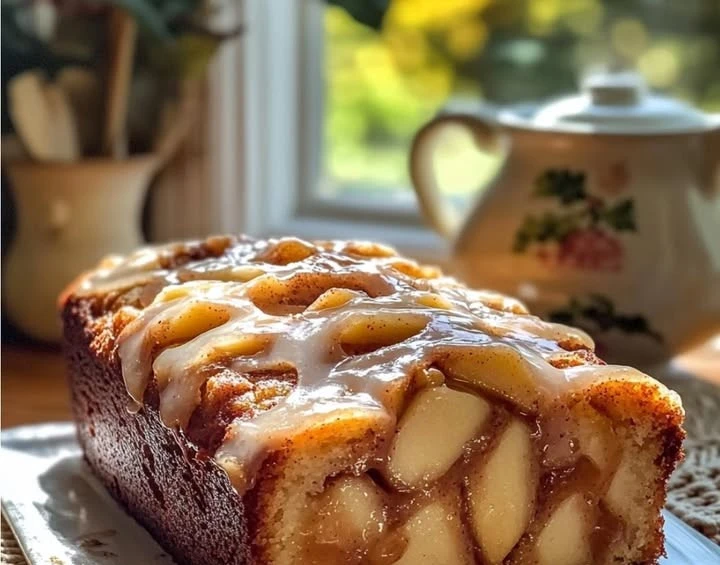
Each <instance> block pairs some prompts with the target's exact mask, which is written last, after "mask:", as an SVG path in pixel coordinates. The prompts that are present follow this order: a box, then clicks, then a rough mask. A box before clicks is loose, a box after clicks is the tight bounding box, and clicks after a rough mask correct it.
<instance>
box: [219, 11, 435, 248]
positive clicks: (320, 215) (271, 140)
mask: <svg viewBox="0 0 720 565" xmlns="http://www.w3.org/2000/svg"><path fill="white" fill-rule="evenodd" d="M241 9H242V21H243V24H244V26H245V33H244V35H243V37H242V40H241V41H237V42H230V43H229V44H227V45H224V46H223V47H222V49H221V52H220V53H219V55H218V58H217V60H216V62H215V65H214V68H213V70H212V76H211V96H210V105H211V107H210V115H211V118H210V121H211V124H210V125H211V127H210V137H211V140H210V149H211V157H210V159H211V162H210V177H211V178H210V185H211V192H212V193H213V196H214V197H213V199H212V200H213V203H214V211H213V215H214V222H213V223H214V224H215V225H217V226H218V228H219V229H222V230H223V231H231V232H247V233H251V234H254V235H257V236H261V237H268V236H275V235H283V234H292V235H297V236H299V237H305V238H344V239H378V240H382V241H384V242H386V243H390V244H391V245H394V246H396V247H397V248H398V249H400V250H402V251H403V252H406V253H410V254H414V255H416V256H419V257H421V258H423V259H425V260H433V259H435V260H439V259H441V258H442V257H443V256H447V251H448V244H447V243H446V242H445V241H444V240H443V239H442V238H441V237H440V236H438V235H436V234H434V233H433V232H432V231H430V230H429V229H428V228H427V227H425V226H424V225H423V224H422V221H421V218H420V216H419V213H418V209H417V207H416V206H412V207H409V206H406V205H402V204H401V203H398V204H397V205H392V204H391V205H388V206H387V207H385V208H384V209H382V210H379V209H378V208H377V206H374V205H372V204H371V203H367V202H357V201H351V200H350V201H349V200H344V201H340V200H337V199H329V198H323V197H322V196H321V195H319V194H318V192H317V191H316V190H315V188H316V185H317V183H318V182H319V181H320V174H321V165H322V162H321V158H322V154H323V153H322V149H323V148H322V143H323V135H322V125H323V123H322V119H323V102H324V100H323V97H324V89H323V84H324V81H323V76H322V72H323V65H322V61H323V47H324V46H323V38H324V31H323V10H324V9H325V2H324V1H323V0H301V1H297V0H244V2H243V3H242V8H241ZM231 43H232V44H231ZM288 140H291V142H288Z"/></svg>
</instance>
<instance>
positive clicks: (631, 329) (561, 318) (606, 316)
mask: <svg viewBox="0 0 720 565" xmlns="http://www.w3.org/2000/svg"><path fill="white" fill-rule="evenodd" d="M548 319H549V320H550V321H552V322H557V323H560V324H567V325H572V326H577V327H579V328H582V329H584V330H585V331H586V332H588V333H589V334H590V335H592V336H593V338H594V339H595V340H596V349H597V352H598V354H600V355H603V354H604V353H605V352H604V351H603V349H604V347H603V343H602V339H598V336H599V335H600V334H604V333H607V332H609V331H611V330H616V331H619V332H622V333H623V334H626V335H639V336H645V337H647V338H649V339H651V340H652V341H654V342H655V343H657V344H664V342H665V340H664V338H663V336H662V334H661V333H660V332H658V331H656V330H655V329H653V328H652V326H651V325H650V323H649V322H648V320H647V318H646V317H645V316H643V315H642V314H626V313H622V312H618V310H617V308H616V306H615V304H614V303H613V301H612V300H610V298H608V297H607V296H604V295H601V294H590V295H588V296H587V298H585V299H582V298H571V299H570V301H569V303H568V304H567V306H565V307H563V308H559V309H557V310H554V311H552V312H550V313H549V314H548Z"/></svg>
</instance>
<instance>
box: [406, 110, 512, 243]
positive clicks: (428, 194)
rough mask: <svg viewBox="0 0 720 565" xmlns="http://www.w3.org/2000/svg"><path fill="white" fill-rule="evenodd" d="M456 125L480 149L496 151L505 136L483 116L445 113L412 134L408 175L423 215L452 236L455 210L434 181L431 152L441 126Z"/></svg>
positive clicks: (438, 230)
mask: <svg viewBox="0 0 720 565" xmlns="http://www.w3.org/2000/svg"><path fill="white" fill-rule="evenodd" d="M449 125H459V126H462V127H464V128H466V129H468V130H469V131H470V133H471V134H472V136H473V141H474V142H475V145H476V146H477V147H478V149H480V150H481V151H486V152H496V151H498V150H499V149H500V148H501V147H502V146H503V143H502V141H504V138H505V136H504V135H502V134H501V131H500V129H499V128H498V127H497V126H496V125H495V124H493V122H492V121H491V120H489V119H487V118H480V117H477V116H473V115H470V114H445V115H441V116H438V117H436V118H435V119H433V120H432V121H430V122H428V123H427V124H425V126H423V128H422V129H421V130H420V131H418V132H417V133H416V134H415V138H414V139H413V142H412V147H411V149H410V179H411V180H412V185H413V188H414V189H415V193H416V194H417V197H418V202H419V204H420V209H421V210H422V213H423V215H424V216H425V219H426V220H427V221H428V222H429V223H430V225H431V226H432V227H433V228H434V229H435V230H436V231H437V232H438V233H439V234H440V235H443V236H445V237H448V238H450V237H453V236H454V235H455V233H456V231H457V228H458V226H459V224H460V219H459V218H458V215H457V213H456V212H455V210H453V208H452V207H451V206H450V204H449V203H448V202H447V201H446V200H445V199H444V198H443V196H442V194H441V193H440V189H439V187H438V183H437V176H436V175H435V167H434V165H433V154H434V153H435V151H436V149H437V147H438V142H439V141H440V140H441V136H440V133H441V130H443V129H444V128H445V127H447V126H449Z"/></svg>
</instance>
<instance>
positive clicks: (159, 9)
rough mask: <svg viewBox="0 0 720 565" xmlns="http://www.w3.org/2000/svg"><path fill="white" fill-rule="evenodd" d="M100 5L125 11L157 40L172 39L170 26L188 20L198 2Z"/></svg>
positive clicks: (135, 0)
mask: <svg viewBox="0 0 720 565" xmlns="http://www.w3.org/2000/svg"><path fill="white" fill-rule="evenodd" d="M99 2H100V3H103V4H108V5H110V6H116V7H118V8H122V9H124V10H127V11H128V12H129V13H130V14H132V15H133V17H134V18H135V19H136V20H137V22H138V25H140V26H141V27H142V28H144V29H145V30H146V31H148V32H150V33H151V34H152V35H154V36H155V37H157V38H159V39H165V40H169V39H172V38H173V36H174V34H173V29H172V24H173V23H174V22H176V21H177V20H180V19H182V18H184V17H187V18H189V17H190V16H191V15H192V13H193V12H194V11H195V9H196V8H198V7H199V6H200V3H201V2H200V0H99Z"/></svg>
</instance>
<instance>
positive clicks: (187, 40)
mask: <svg viewBox="0 0 720 565" xmlns="http://www.w3.org/2000/svg"><path fill="white" fill-rule="evenodd" d="M220 42H221V41H220V40H219V39H217V38H215V37H211V36H208V35H198V34H192V33H188V34H185V35H183V36H181V37H180V39H178V41H177V49H178V53H179V57H180V68H181V72H182V75H183V77H184V78H200V77H201V76H202V75H203V73H204V72H205V69H207V67H208V64H209V63H210V59H211V58H212V56H213V55H214V54H215V52H216V51H217V48H218V46H219V45H220Z"/></svg>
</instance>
